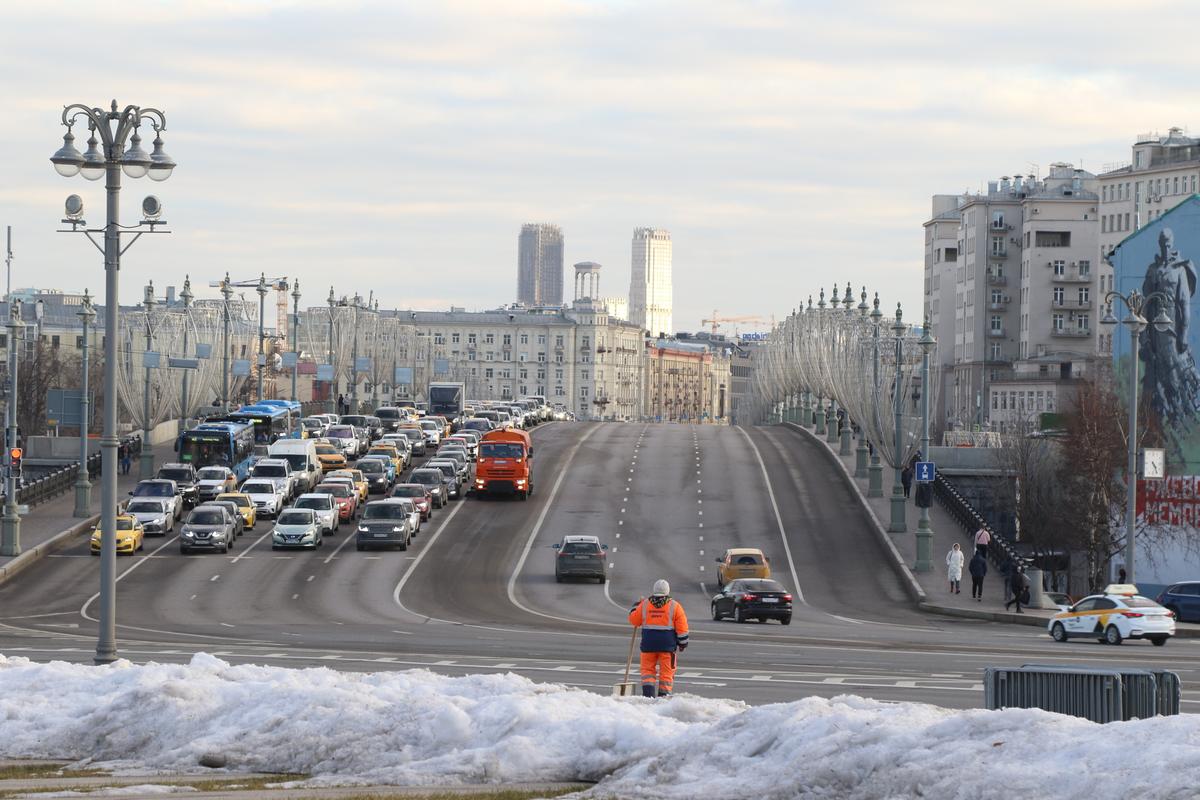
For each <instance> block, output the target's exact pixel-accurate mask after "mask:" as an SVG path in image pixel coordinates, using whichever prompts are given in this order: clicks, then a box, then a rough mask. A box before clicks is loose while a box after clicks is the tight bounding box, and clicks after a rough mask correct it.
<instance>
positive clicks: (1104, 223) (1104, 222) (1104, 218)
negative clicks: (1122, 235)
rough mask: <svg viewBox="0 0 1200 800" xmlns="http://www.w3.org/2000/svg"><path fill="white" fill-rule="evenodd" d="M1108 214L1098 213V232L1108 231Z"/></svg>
mask: <svg viewBox="0 0 1200 800" xmlns="http://www.w3.org/2000/svg"><path fill="white" fill-rule="evenodd" d="M1108 216H1109V215H1108V214H1101V215H1100V232H1101V233H1108Z"/></svg>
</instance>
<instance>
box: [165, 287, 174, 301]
mask: <svg viewBox="0 0 1200 800" xmlns="http://www.w3.org/2000/svg"><path fill="white" fill-rule="evenodd" d="M167 305H168V306H173V305H175V287H174V286H168V287H167Z"/></svg>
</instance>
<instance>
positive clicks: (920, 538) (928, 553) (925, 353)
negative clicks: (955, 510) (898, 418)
mask: <svg viewBox="0 0 1200 800" xmlns="http://www.w3.org/2000/svg"><path fill="white" fill-rule="evenodd" d="M929 327H930V323H929V317H926V318H925V325H924V328H925V332H924V333H923V334H922V335H921V455H922V456H924V458H925V459H926V460H928V459H929V354H930V353H931V352H933V348H934V346H935V345H937V340H936V339H934V338H933V335H932V334H931V333H930V332H929ZM913 569H914V570H916V571H917V572H929V571H930V570H931V569H933V527H932V526H931V525H930V524H929V507H928V506H927V505H924V504H922V506H921V511H920V513H919V514H918V518H917V561H916V563H915V564H913Z"/></svg>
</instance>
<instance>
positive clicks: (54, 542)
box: [0, 514, 100, 585]
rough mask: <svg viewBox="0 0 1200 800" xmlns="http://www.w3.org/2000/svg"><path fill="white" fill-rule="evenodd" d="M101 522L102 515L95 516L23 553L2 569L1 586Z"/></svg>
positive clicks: (0, 572)
mask: <svg viewBox="0 0 1200 800" xmlns="http://www.w3.org/2000/svg"><path fill="white" fill-rule="evenodd" d="M99 521H100V515H99V514H93V515H92V516H90V517H88V518H87V519H84V520H81V521H79V522H77V523H75V524H74V525H72V526H71V527H70V528H67V529H66V530H65V531H60V532H59V533H56V534H54V535H53V536H51V537H50V538H49V539H47V540H46V541H44V542H42V543H41V544H38V545H34V546H33V547H31V548H29V549H28V550H25V551H23V552H22V553H21V555H19V556H17V557H16V558H14V559H13V560H12V561H10V562H8V563H7V564H5V565H4V566H2V567H0V585H2V584H4V583H7V582H8V581H10V580H12V579H13V578H15V577H16V576H17V575H19V574H20V573H22V572H24V571H25V570H26V569H27V568H28V567H30V566H32V565H33V564H35V563H37V562H38V561H40V560H41V558H42V557H43V556H45V555H47V554H49V553H52V552H54V551H55V550H60V549H62V548H63V547H65V546H66V545H67V544H68V543H69V542H70V540H72V539H74V538H75V537H77V536H79V535H81V534H82V533H84V532H86V531H89V530H91V529H92V528H94V527H95V526H96V523H97V522H99Z"/></svg>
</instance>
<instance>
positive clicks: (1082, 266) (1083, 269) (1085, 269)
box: [1079, 259, 1092, 276]
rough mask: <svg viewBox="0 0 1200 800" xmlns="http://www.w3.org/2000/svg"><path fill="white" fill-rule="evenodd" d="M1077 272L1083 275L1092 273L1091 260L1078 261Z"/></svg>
mask: <svg viewBox="0 0 1200 800" xmlns="http://www.w3.org/2000/svg"><path fill="white" fill-rule="evenodd" d="M1079 274H1080V275H1084V276H1086V275H1091V274H1092V262H1091V261H1088V260H1087V259H1083V260H1081V261H1080V262H1079Z"/></svg>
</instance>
